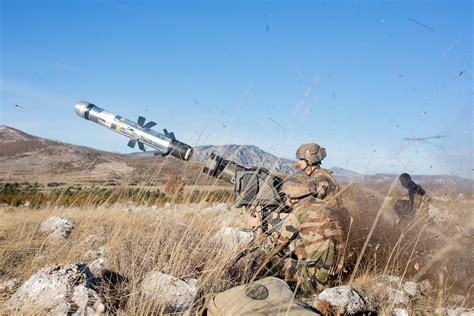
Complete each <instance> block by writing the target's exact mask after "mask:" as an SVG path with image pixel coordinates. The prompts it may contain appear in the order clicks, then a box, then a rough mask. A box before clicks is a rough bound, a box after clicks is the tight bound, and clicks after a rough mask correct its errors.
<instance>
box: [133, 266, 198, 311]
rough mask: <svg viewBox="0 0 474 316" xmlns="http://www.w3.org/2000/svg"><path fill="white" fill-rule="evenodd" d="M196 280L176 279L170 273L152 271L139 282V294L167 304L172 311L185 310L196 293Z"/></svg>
mask: <svg viewBox="0 0 474 316" xmlns="http://www.w3.org/2000/svg"><path fill="white" fill-rule="evenodd" d="M196 284H197V280H195V279H187V280H182V279H178V278H176V277H174V276H172V275H169V274H166V273H162V272H158V271H152V272H150V273H148V274H147V275H146V276H145V278H144V279H143V282H142V284H141V294H142V296H143V297H144V298H147V299H152V300H154V301H155V302H156V303H157V304H160V305H161V304H162V305H167V306H169V307H170V308H171V309H172V311H173V312H182V311H184V310H186V309H187V308H188V307H189V305H190V304H191V303H192V301H193V300H194V298H195V297H196V295H197V292H198V290H197V287H196Z"/></svg>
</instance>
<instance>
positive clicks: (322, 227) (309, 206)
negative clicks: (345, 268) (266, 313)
mask: <svg viewBox="0 0 474 316" xmlns="http://www.w3.org/2000/svg"><path fill="white" fill-rule="evenodd" d="M282 191H283V192H284V193H285V194H286V197H287V199H289V200H290V201H291V203H292V204H293V207H292V210H291V212H289V213H273V214H272V215H271V216H272V217H271V219H270V220H269V221H268V229H267V231H266V232H263V231H261V234H260V235H259V238H258V240H257V241H258V242H259V244H260V246H261V248H262V249H263V250H264V251H265V252H266V253H267V254H268V255H271V256H272V255H275V254H276V255H278V256H279V257H281V258H283V260H284V266H285V272H286V275H285V276H286V280H287V281H296V282H297V283H299V284H300V285H301V286H302V288H303V289H304V290H307V291H313V290H314V288H315V287H316V286H317V283H319V284H325V283H326V282H327V280H328V278H329V277H330V276H331V275H335V274H337V273H338V272H339V271H340V269H341V267H342V263H343V262H342V261H343V260H342V254H343V245H344V239H343V232H342V228H341V225H340V222H339V220H338V219H337V218H336V213H337V212H338V209H340V208H341V207H342V202H341V200H340V198H339V196H338V194H337V193H338V192H339V191H340V187H339V185H338V183H337V181H336V179H335V177H334V175H333V174H332V172H330V171H328V170H326V169H321V168H318V169H316V170H314V171H313V172H312V173H311V174H310V175H309V176H306V179H301V177H299V178H292V179H288V180H287V181H285V184H284V185H283V188H282Z"/></svg>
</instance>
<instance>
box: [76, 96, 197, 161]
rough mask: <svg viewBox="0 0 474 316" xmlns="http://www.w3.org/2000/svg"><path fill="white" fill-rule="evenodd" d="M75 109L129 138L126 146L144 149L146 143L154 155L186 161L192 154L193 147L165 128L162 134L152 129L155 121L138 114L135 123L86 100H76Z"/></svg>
mask: <svg viewBox="0 0 474 316" xmlns="http://www.w3.org/2000/svg"><path fill="white" fill-rule="evenodd" d="M75 111H76V114H77V115H79V116H80V117H82V118H85V119H86V120H89V121H93V122H95V123H97V124H99V125H102V126H104V127H107V128H108V129H111V130H113V131H115V132H117V133H119V134H122V135H124V136H126V137H128V138H130V141H129V142H128V146H130V147H132V148H134V147H135V145H136V144H138V147H139V148H140V149H141V150H143V151H145V145H147V146H150V147H152V148H155V149H156V150H158V152H155V155H162V156H166V155H172V156H174V157H176V158H178V159H181V160H186V161H187V160H189V159H191V156H192V154H193V148H192V147H191V146H189V145H187V144H185V143H182V142H180V141H179V140H176V138H175V136H174V133H172V132H171V133H169V132H168V131H167V130H166V129H164V130H163V131H164V134H161V133H159V132H157V131H155V130H152V129H151V128H152V127H153V126H155V125H156V123H155V122H153V121H150V122H148V123H146V124H145V120H146V119H145V118H144V117H142V116H139V117H138V121H137V122H136V123H135V122H133V121H130V120H128V119H126V118H124V117H121V116H119V115H115V114H113V113H110V112H108V111H106V110H104V109H102V108H100V107H98V106H97V105H94V104H92V103H89V102H86V101H80V102H78V103H77V104H76V106H75Z"/></svg>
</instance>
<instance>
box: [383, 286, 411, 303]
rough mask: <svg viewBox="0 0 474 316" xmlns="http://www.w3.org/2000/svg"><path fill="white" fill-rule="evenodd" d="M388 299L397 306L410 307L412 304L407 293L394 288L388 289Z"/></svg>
mask: <svg viewBox="0 0 474 316" xmlns="http://www.w3.org/2000/svg"><path fill="white" fill-rule="evenodd" d="M388 299H389V301H390V302H392V303H393V304H395V305H408V304H409V303H410V299H409V298H408V295H407V294H406V293H405V292H403V291H401V290H397V289H393V288H388Z"/></svg>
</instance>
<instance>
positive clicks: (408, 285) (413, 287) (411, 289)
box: [403, 282, 421, 297]
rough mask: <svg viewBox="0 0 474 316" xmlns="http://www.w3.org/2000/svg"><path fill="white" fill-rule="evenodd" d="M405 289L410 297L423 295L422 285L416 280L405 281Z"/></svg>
mask: <svg viewBox="0 0 474 316" xmlns="http://www.w3.org/2000/svg"><path fill="white" fill-rule="evenodd" d="M403 291H404V292H405V293H407V294H408V295H409V296H410V297H417V296H420V295H421V286H420V285H419V284H418V283H415V282H405V284H404V285H403Z"/></svg>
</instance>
